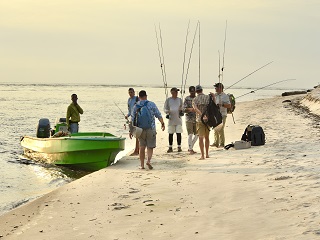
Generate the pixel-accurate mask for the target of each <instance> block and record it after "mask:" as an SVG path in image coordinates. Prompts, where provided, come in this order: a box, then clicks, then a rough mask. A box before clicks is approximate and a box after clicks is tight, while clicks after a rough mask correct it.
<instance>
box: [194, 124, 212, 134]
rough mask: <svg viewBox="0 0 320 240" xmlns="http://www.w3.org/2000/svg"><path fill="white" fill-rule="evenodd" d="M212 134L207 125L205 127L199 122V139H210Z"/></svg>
mask: <svg viewBox="0 0 320 240" xmlns="http://www.w3.org/2000/svg"><path fill="white" fill-rule="evenodd" d="M209 133H210V130H209V128H208V127H207V125H204V124H203V123H202V122H197V134H198V135H199V137H208V136H209Z"/></svg>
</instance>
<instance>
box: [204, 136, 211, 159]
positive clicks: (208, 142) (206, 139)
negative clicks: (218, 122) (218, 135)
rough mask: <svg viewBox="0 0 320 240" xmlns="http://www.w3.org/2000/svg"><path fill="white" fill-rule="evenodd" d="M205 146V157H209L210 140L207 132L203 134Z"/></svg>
mask: <svg viewBox="0 0 320 240" xmlns="http://www.w3.org/2000/svg"><path fill="white" fill-rule="evenodd" d="M205 145H206V146H205V147H206V158H209V146H210V140H209V134H208V135H206V136H205Z"/></svg>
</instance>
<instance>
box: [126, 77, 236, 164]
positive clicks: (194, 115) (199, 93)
mask: <svg viewBox="0 0 320 240" xmlns="http://www.w3.org/2000/svg"><path fill="white" fill-rule="evenodd" d="M214 87H215V93H210V94H204V93H203V89H202V87H201V86H200V85H197V86H195V87H194V86H190V87H189V96H187V97H186V98H185V100H184V102H183V101H182V99H181V98H180V97H178V92H179V91H180V90H179V89H177V88H175V87H174V88H172V89H171V91H170V93H171V97H169V98H167V99H166V101H165V104H164V112H165V113H166V118H167V119H168V127H167V129H168V134H169V148H168V150H167V153H171V152H173V137H174V134H176V137H177V151H178V152H181V151H182V148H181V141H182V136H181V134H182V118H181V117H182V116H184V115H185V117H186V129H187V133H188V151H189V153H190V154H194V153H196V152H195V151H194V150H193V147H194V145H195V143H196V141H197V140H198V139H199V147H200V151H201V157H200V159H205V158H209V146H210V141H209V133H210V129H209V127H208V126H207V125H206V124H205V121H206V119H207V117H208V116H206V115H205V114H204V113H205V111H206V109H207V106H208V104H209V100H210V98H212V99H213V101H214V102H215V103H216V104H217V105H218V107H219V109H220V113H221V115H222V119H223V122H222V126H220V127H219V129H217V130H214V143H213V144H212V145H211V146H214V147H224V145H225V137H224V126H225V123H226V118H227V109H228V108H230V107H231V104H230V100H229V97H228V95H227V94H225V93H224V92H223V88H224V86H223V84H222V83H217V84H215V85H214ZM128 93H129V96H130V97H129V99H128V114H127V115H126V119H128V118H129V117H130V116H131V120H132V121H135V118H136V116H137V111H139V109H141V107H142V105H143V104H147V105H146V106H147V109H148V110H149V112H150V114H151V117H152V121H153V125H152V127H151V130H152V131H151V133H150V134H149V135H148V134H146V133H148V132H150V131H147V130H145V129H144V130H143V131H142V134H141V135H140V136H139V138H137V139H138V140H136V147H135V150H134V152H133V153H132V154H131V155H139V156H140V162H141V168H144V159H145V148H147V155H148V159H147V163H146V165H147V166H148V167H149V169H152V166H151V162H150V161H151V157H152V152H153V148H155V146H156V144H155V143H156V129H155V123H154V118H155V117H156V118H158V119H159V121H160V122H161V128H162V130H163V131H164V130H165V124H164V121H163V118H162V115H161V113H160V111H159V110H158V108H157V106H156V105H155V104H154V103H153V102H151V101H148V100H147V94H146V92H145V91H144V90H142V91H140V92H139V100H138V99H137V97H136V96H135V92H134V89H133V88H129V91H128ZM144 101H147V103H145V102H144ZM130 137H132V134H131V133H130ZM148 142H151V144H148ZM139 144H140V146H139Z"/></svg>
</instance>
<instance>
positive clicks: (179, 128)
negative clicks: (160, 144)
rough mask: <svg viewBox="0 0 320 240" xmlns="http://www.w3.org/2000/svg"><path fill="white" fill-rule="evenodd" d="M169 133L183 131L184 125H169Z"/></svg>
mask: <svg viewBox="0 0 320 240" xmlns="http://www.w3.org/2000/svg"><path fill="white" fill-rule="evenodd" d="M168 133H169V134H173V133H182V126H181V125H172V126H171V125H170V126H168Z"/></svg>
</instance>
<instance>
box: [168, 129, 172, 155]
mask: <svg viewBox="0 0 320 240" xmlns="http://www.w3.org/2000/svg"><path fill="white" fill-rule="evenodd" d="M172 143H173V133H169V149H168V151H167V153H170V152H172Z"/></svg>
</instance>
